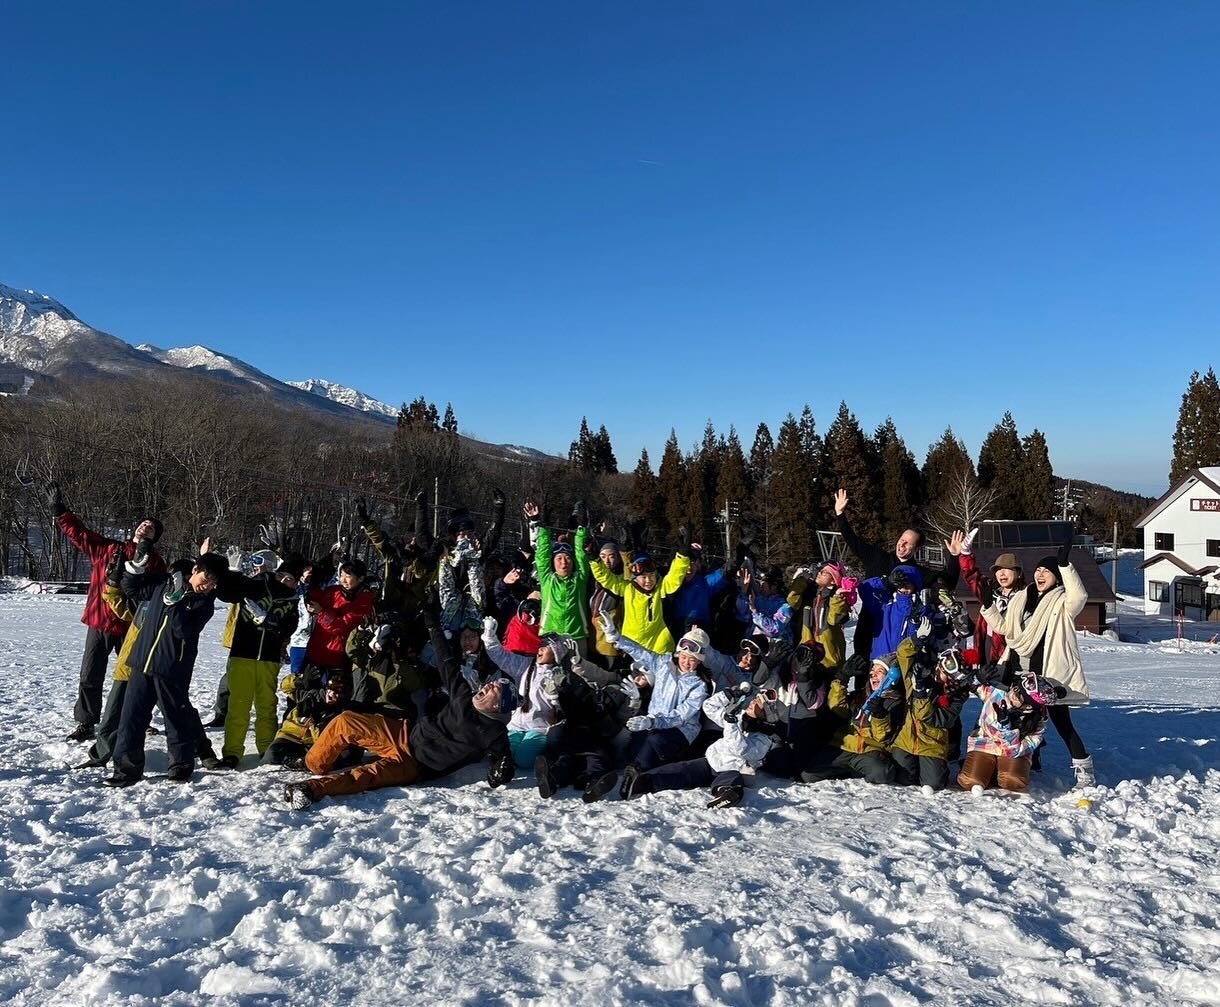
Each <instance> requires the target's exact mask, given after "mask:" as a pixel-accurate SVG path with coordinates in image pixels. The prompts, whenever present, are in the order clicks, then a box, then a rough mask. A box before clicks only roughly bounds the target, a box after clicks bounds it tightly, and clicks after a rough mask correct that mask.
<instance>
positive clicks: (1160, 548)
mask: <svg viewBox="0 0 1220 1007" xmlns="http://www.w3.org/2000/svg"><path fill="white" fill-rule="evenodd" d="M1152 545H1153V548H1154V549H1156V551H1157V552H1173V532H1164V531H1159V532H1157V533H1156V534H1155V535H1153V536H1152Z"/></svg>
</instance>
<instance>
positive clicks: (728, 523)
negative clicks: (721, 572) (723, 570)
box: [720, 499, 740, 560]
mask: <svg viewBox="0 0 1220 1007" xmlns="http://www.w3.org/2000/svg"><path fill="white" fill-rule="evenodd" d="M739 516H740V509H739V507H738V504H737V502H736V501H734V500H728V499H726V500H725V501H724V510H722V511H721V512H720V520H721V522H723V524H724V558H725V559H726V560H727V559H728V558H729V557H730V556H732V555H733V525H734V524H735V523H736V521H737V519H738V517H739Z"/></svg>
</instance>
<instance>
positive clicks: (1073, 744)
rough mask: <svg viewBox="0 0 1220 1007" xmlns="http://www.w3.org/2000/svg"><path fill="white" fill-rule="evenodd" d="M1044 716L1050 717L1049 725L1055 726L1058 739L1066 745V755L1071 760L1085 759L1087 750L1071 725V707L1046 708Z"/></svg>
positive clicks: (1087, 754) (1087, 755)
mask: <svg viewBox="0 0 1220 1007" xmlns="http://www.w3.org/2000/svg"><path fill="white" fill-rule="evenodd" d="M1046 714H1047V716H1048V717H1050V720H1051V723H1052V724H1054V725H1055V730H1056V731H1058V732H1059V737H1061V738H1062V739H1063V742H1064V744H1065V745H1067V749H1068V754H1069V755H1071V757H1072V758H1073V759H1087V758H1088V757H1089V753H1088V750H1087V749H1086V748H1085V747H1084V742H1083V741H1081V740H1080V735H1079V734H1077V733H1076V728H1075V727H1074V726H1073V725H1072V709H1071V707H1068V706H1048V707H1047V708H1046Z"/></svg>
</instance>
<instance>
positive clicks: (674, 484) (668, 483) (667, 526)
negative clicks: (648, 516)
mask: <svg viewBox="0 0 1220 1007" xmlns="http://www.w3.org/2000/svg"><path fill="white" fill-rule="evenodd" d="M686 493H687V475H686V459H685V458H683V457H682V449H681V448H680V447H679V446H678V433H677V431H676V430H673V429H671V430H670V431H669V440H667V441H666V442H665V452H664V453H663V454H662V455H661V468H660V471H659V472H658V473H657V495H658V496H659V497H660V506H659V511H660V513H659V517H660V520H659V521H658V529H657V530H658V531H659V532H660V533H661V534H662V535H663V536H665V537H666V538H668V536H669V534H670V531H671V530H673V529H675V528H677V527H678V526H679V525H680V524H682V522H683V521H685V520H686V514H687V510H688V504H689V501H688V500H687V499H686Z"/></svg>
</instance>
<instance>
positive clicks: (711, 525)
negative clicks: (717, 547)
mask: <svg viewBox="0 0 1220 1007" xmlns="http://www.w3.org/2000/svg"><path fill="white" fill-rule="evenodd" d="M723 450H724V438H723V437H717V436H716V428H715V427H713V426H712V421H711V420H708V421H707V425H706V426H704V428H703V441H702V443H700V445H699V450H698V452H697V453H696V454H697V457H696V458H695V460H694V462H693V464H691V466H690V469H691V471H692V472H697V474H698V479H696V480H692V485H691V489H692V490H693V491H696V492H697V493H698V507H697V508H695V510H696V511H697V514H695V515H692V516H693V517H696V518H697V519H696V520H695V521H694V522H693V523H692V524H691V529H692V530H693V531H694V532H695V535H696V537H697V539H698V541H700V542H714V541H715V537H716V534H717V528H716V520H715V518H716V511H717V504H716V484H717V483H718V482H719V481H720V466H721V463H722V458H721V454H722V452H723Z"/></svg>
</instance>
